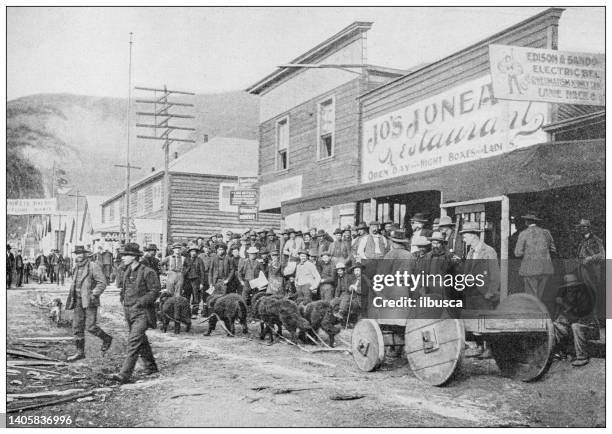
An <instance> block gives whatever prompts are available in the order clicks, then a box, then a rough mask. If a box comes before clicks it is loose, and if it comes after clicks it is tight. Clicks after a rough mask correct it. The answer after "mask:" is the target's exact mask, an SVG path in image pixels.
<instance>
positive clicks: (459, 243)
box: [438, 216, 467, 259]
mask: <svg viewBox="0 0 612 434" xmlns="http://www.w3.org/2000/svg"><path fill="white" fill-rule="evenodd" d="M457 218H459V217H457ZM455 226H456V225H455V223H453V220H452V219H451V218H450V217H448V216H442V217H440V222H439V223H438V230H439V231H440V232H441V233H442V235H443V236H444V241H445V246H446V250H447V251H448V252H449V253H453V254H454V255H456V256H457V257H459V258H460V259H465V256H466V255H467V252H466V251H465V247H464V243H463V238H462V237H461V235H459V233H457V232H455Z"/></svg>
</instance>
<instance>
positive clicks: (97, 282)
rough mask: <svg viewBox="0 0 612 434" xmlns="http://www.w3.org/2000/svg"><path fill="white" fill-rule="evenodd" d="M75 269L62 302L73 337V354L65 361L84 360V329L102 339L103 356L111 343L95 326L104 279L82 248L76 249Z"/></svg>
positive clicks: (86, 251)
mask: <svg viewBox="0 0 612 434" xmlns="http://www.w3.org/2000/svg"><path fill="white" fill-rule="evenodd" d="M72 253H74V254H75V255H76V261H75V262H76V266H75V273H74V278H73V279H72V285H71V287H70V292H69V294H68V300H67V301H66V310H73V309H74V314H73V317H72V330H73V332H74V337H75V345H76V349H77V352H76V353H75V354H73V355H72V356H70V357H68V359H67V360H68V361H69V362H74V361H76V360H80V359H84V358H85V329H87V331H88V332H89V333H91V334H92V335H94V336H96V337H98V338H100V339H101V340H102V348H101V349H100V351H101V352H102V354H104V353H106V351H108V349H109V348H110V346H111V342H112V341H113V338H112V336H110V335H109V334H107V333H106V332H105V331H104V330H102V329H101V328H100V327H99V326H98V325H97V324H96V323H97V318H98V307H100V295H102V293H103V292H104V289H105V288H106V277H105V276H104V273H102V269H101V268H100V266H99V265H98V264H97V263H96V262H93V261H91V259H90V257H89V255H90V254H91V252H89V251H88V250H85V248H84V247H83V246H76V247H75V249H74V252H72Z"/></svg>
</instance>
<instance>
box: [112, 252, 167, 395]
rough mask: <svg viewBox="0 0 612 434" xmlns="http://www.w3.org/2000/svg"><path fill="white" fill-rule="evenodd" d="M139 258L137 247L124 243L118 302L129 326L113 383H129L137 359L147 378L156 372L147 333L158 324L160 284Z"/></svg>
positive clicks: (153, 273) (155, 364)
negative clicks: (121, 361)
mask: <svg viewBox="0 0 612 434" xmlns="http://www.w3.org/2000/svg"><path fill="white" fill-rule="evenodd" d="M141 256H142V253H141V252H140V246H139V245H138V244H136V243H127V244H126V245H125V247H124V249H123V250H122V251H121V261H122V262H123V265H124V266H125V273H124V274H123V279H122V282H121V283H120V285H121V292H120V295H119V299H120V301H121V303H122V304H123V309H124V312H125V319H126V321H127V323H128V327H129V335H128V343H127V345H128V349H127V358H126V359H125V361H124V362H123V366H122V368H121V372H119V373H118V374H113V375H112V376H111V379H112V380H115V381H118V382H120V383H127V382H128V381H130V378H131V377H132V373H133V372H134V367H135V366H136V362H137V361H138V357H139V356H140V357H142V359H143V361H144V362H145V374H146V375H151V374H154V373H156V372H158V369H157V363H155V357H153V351H152V350H151V345H150V344H149V340H148V339H147V335H146V331H147V329H148V328H155V327H156V325H157V324H156V322H157V320H156V318H155V300H156V299H157V297H158V296H159V292H160V290H161V285H160V283H159V278H158V277H157V275H156V274H155V271H153V270H152V269H150V268H149V267H147V266H146V265H143V264H142V263H141V262H139V261H138V258H140V257H141Z"/></svg>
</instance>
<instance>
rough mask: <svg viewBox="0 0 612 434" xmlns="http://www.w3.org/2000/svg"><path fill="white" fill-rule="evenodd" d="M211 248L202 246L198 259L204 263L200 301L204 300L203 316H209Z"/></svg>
mask: <svg viewBox="0 0 612 434" xmlns="http://www.w3.org/2000/svg"><path fill="white" fill-rule="evenodd" d="M209 251H210V250H209V247H208V246H207V245H206V244H202V246H201V247H200V252H201V253H200V254H199V255H198V258H200V261H201V262H202V267H203V268H202V289H201V290H200V299H201V300H202V316H203V317H204V316H208V305H207V304H206V301H207V300H208V292H206V291H208V289H209V288H210V264H211V262H212V257H211V256H210V254H209Z"/></svg>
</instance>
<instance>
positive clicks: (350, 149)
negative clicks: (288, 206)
mask: <svg viewBox="0 0 612 434" xmlns="http://www.w3.org/2000/svg"><path fill="white" fill-rule="evenodd" d="M371 25H372V23H369V22H355V23H353V24H351V25H349V26H348V27H346V28H344V29H343V30H341V31H340V32H338V33H337V34H335V35H333V36H332V37H330V38H329V39H327V40H325V41H324V42H322V43H320V44H319V45H317V46H316V47H314V48H312V49H311V50H309V51H308V52H306V53H304V54H302V55H300V56H299V57H297V58H296V59H294V60H292V61H291V62H290V64H292V65H295V64H307V65H309V66H310V67H280V68H278V69H277V70H276V71H275V72H273V73H272V74H270V75H268V76H266V77H264V78H263V79H261V80H260V81H258V82H257V83H255V84H253V85H252V86H250V87H249V88H248V89H247V91H248V92H249V93H251V94H254V95H259V97H260V125H259V144H260V147H259V190H260V193H259V194H260V209H261V210H271V211H274V212H278V213H280V212H281V203H282V202H285V201H295V202H299V201H300V200H301V199H302V198H303V197H308V196H312V195H318V194H322V193H325V192H327V191H332V190H334V189H336V188H338V186H347V187H349V186H356V185H358V183H359V158H360V157H359V153H360V150H359V146H358V143H359V124H360V111H359V102H358V99H357V98H358V96H359V95H360V94H362V93H364V92H366V91H368V90H371V89H374V88H376V87H378V86H380V85H381V84H383V83H385V82H388V81H390V80H392V79H395V78H397V77H400V76H402V75H404V74H405V73H406V71H400V70H395V69H390V68H383V67H377V66H373V65H368V64H367V52H366V51H367V37H366V34H367V31H368V30H369V29H370V27H371ZM355 65H357V66H359V65H363V66H362V67H355ZM282 214H283V216H284V217H285V224H286V226H291V227H295V228H302V229H303V228H307V227H313V226H314V227H317V228H323V229H326V230H328V231H331V230H333V228H334V227H337V226H338V225H339V224H352V223H353V221H354V219H355V202H351V201H343V200H342V199H341V198H340V199H339V200H338V201H337V202H335V203H334V204H330V206H328V207H326V208H325V209H312V210H304V212H298V213H291V214H287V213H285V212H284V211H283V212H282Z"/></svg>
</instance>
